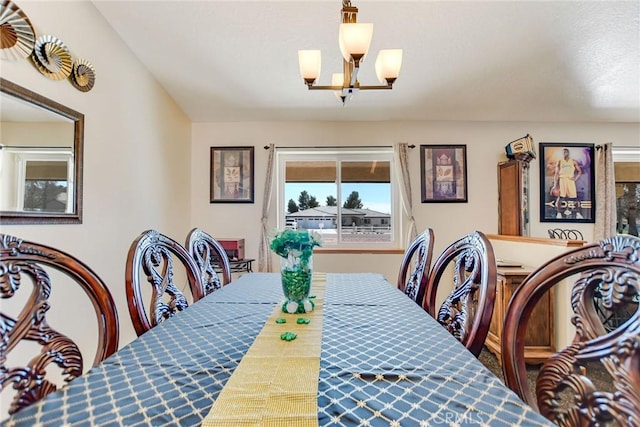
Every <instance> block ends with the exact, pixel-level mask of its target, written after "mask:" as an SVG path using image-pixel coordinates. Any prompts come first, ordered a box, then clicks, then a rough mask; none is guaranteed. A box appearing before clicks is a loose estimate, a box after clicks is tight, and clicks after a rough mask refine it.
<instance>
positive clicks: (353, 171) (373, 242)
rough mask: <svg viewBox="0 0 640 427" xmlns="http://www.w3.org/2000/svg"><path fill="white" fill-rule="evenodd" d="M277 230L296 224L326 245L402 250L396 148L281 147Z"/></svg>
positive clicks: (277, 155) (278, 162) (278, 154)
mask: <svg viewBox="0 0 640 427" xmlns="http://www.w3.org/2000/svg"><path fill="white" fill-rule="evenodd" d="M276 162H277V177H276V181H277V182H278V198H277V200H278V228H284V227H285V226H288V225H289V224H293V223H295V224H297V227H298V228H305V229H309V230H314V231H315V232H317V233H320V234H321V235H322V239H323V246H324V247H342V248H359V247H366V248H372V247H374V248H380V249H383V248H385V249H386V248H397V247H399V246H400V243H399V239H398V235H399V234H400V233H398V232H397V231H396V230H398V229H399V228H398V227H399V220H398V219H397V218H396V217H397V216H398V215H397V212H399V210H398V209H397V205H398V203H397V200H398V197H397V190H396V184H395V175H394V165H393V149H392V148H391V147H380V148H361V149H360V148H354V147H351V148H332V149H320V148H314V149H282V148H281V149H278V151H277V153H276Z"/></svg>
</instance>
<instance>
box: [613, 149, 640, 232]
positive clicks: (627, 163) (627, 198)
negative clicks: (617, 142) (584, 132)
mask: <svg viewBox="0 0 640 427" xmlns="http://www.w3.org/2000/svg"><path fill="white" fill-rule="evenodd" d="M613 162H614V164H613V166H614V170H615V179H616V212H617V217H618V218H617V226H616V229H617V232H618V233H620V234H631V235H634V236H638V227H639V226H640V211H639V210H638V209H639V208H640V148H639V147H613Z"/></svg>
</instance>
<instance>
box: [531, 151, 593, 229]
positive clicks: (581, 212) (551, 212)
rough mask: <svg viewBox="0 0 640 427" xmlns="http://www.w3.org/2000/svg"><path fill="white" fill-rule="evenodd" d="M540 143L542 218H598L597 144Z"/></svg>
mask: <svg viewBox="0 0 640 427" xmlns="http://www.w3.org/2000/svg"><path fill="white" fill-rule="evenodd" d="M539 145H540V150H539V153H540V221H541V222H586V223H588V222H595V216H596V215H595V213H596V203H595V168H594V164H595V161H594V156H595V146H594V144H582V143H569V142H568V143H562V142H541V143H540V144H539Z"/></svg>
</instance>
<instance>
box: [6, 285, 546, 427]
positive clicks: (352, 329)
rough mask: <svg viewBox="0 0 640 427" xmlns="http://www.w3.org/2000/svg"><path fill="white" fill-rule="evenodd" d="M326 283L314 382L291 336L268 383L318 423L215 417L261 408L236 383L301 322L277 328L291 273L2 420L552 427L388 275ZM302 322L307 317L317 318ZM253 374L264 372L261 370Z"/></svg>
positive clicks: (182, 322) (183, 315)
mask: <svg viewBox="0 0 640 427" xmlns="http://www.w3.org/2000/svg"><path fill="white" fill-rule="evenodd" d="M319 281H320V282H321V283H322V295H321V296H319V297H318V299H317V300H316V303H315V305H316V310H314V312H316V316H320V317H316V318H315V319H316V320H313V319H314V318H312V320H311V323H309V325H311V326H314V325H315V327H316V331H317V353H318V354H317V360H318V361H319V364H318V365H317V366H316V367H312V368H311V371H309V366H311V365H313V364H312V363H310V364H309V366H306V365H305V366H303V367H301V368H300V369H307V373H305V374H300V378H302V377H303V376H305V375H306V377H307V378H311V381H307V382H305V384H304V386H303V385H298V384H291V383H296V376H297V375H298V374H297V371H296V369H299V368H297V367H294V365H293V364H292V365H291V366H292V367H291V368H290V369H289V371H288V374H287V369H286V368H287V367H288V366H289V365H288V364H289V359H288V358H289V357H290V356H291V357H294V356H295V355H294V354H293V353H296V352H295V351H293V350H292V351H291V352H289V351H288V350H287V349H288V347H287V345H289V343H288V342H287V340H286V339H280V340H279V341H280V342H281V344H277V346H280V345H281V346H283V347H282V348H284V349H285V350H284V352H281V353H280V355H278V356H277V357H275V360H276V362H277V363H279V364H280V365H282V367H283V368H284V371H283V372H284V374H278V376H277V377H275V376H273V375H272V376H270V377H269V378H270V379H269V380H267V381H265V382H264V383H263V384H262V386H264V387H265V388H267V389H269V388H273V387H276V388H278V390H279V391H278V396H279V399H280V400H281V402H280V406H282V405H285V408H287V407H288V406H286V405H289V404H291V403H290V402H289V400H291V399H293V397H292V396H288V395H287V393H289V392H288V391H287V390H288V389H287V388H286V386H288V385H293V387H294V388H295V389H296V390H299V389H300V390H302V391H301V393H306V395H307V396H311V398H312V401H313V402H312V403H313V405H312V406H311V407H310V408H308V409H307V410H308V411H310V412H311V417H307V419H306V421H308V423H307V422H305V423H298V422H295V421H292V419H289V421H286V419H285V420H284V421H281V422H280V423H278V422H267V421H264V420H261V419H260V418H259V417H258V418H256V417H255V414H247V419H246V420H243V421H242V422H240V421H229V420H227V421H226V422H225V421H224V419H225V418H224V415H219V416H218V418H216V417H215V415H214V414H213V412H214V410H216V409H217V408H218V407H222V408H218V409H222V410H224V409H225V408H224V406H225V405H223V404H221V402H222V401H223V400H224V399H223V396H226V397H227V398H231V399H233V398H234V397H235V398H236V403H234V405H235V406H234V408H235V410H240V411H241V412H245V411H247V408H253V406H256V405H254V401H253V400H251V399H247V400H246V401H242V400H241V401H240V403H238V402H237V398H238V395H236V393H235V392H234V390H235V389H233V388H232V384H241V383H242V382H243V378H255V377H256V376H261V375H263V374H265V373H264V372H259V370H257V371H256V370H254V371H253V373H251V374H250V375H248V376H247V375H246V374H245V376H244V377H243V376H241V375H240V373H239V372H240V371H241V368H242V366H243V365H246V364H247V360H248V359H249V356H246V355H247V354H254V355H255V356H257V359H260V356H261V350H260V348H267V349H268V347H269V345H267V347H259V346H257V343H258V342H259V341H260V340H261V339H262V338H261V337H262V334H265V332H264V331H265V330H266V329H268V328H283V329H277V331H278V332H277V333H278V334H279V333H280V332H279V331H280V330H286V329H287V328H292V327H293V325H291V322H290V323H289V324H287V323H285V324H280V325H276V323H280V320H282V319H281V318H282V317H283V316H284V318H285V319H287V317H286V316H285V315H284V314H280V313H281V312H282V309H281V306H282V301H283V299H284V297H283V291H282V285H281V277H280V274H279V273H262V272H253V273H245V274H243V275H242V276H240V277H238V278H237V279H235V280H233V281H232V282H231V283H229V284H228V285H226V286H224V287H223V288H221V289H219V290H216V291H215V292H213V293H211V294H209V295H207V296H206V297H205V298H203V299H201V300H200V301H197V302H195V303H193V304H191V305H190V306H189V307H188V308H187V309H185V310H183V311H182V312H179V313H178V314H177V315H175V316H173V317H171V318H169V319H167V320H165V321H164V322H162V323H160V324H158V325H157V326H156V327H154V328H153V329H151V330H149V331H148V332H146V333H144V334H143V335H141V336H140V337H138V338H137V339H135V340H133V341H131V342H130V343H128V344H127V345H125V346H123V347H122V348H121V349H120V350H118V351H117V352H116V353H114V354H113V355H112V356H110V357H109V358H107V359H106V360H104V361H103V362H102V363H100V364H98V365H96V366H94V367H93V368H91V369H89V370H88V371H87V372H85V373H84V374H83V375H82V376H80V377H78V378H76V379H75V380H73V381H71V382H70V383H69V384H67V385H65V386H64V387H63V388H61V389H60V390H58V391H56V392H54V393H52V394H50V395H48V396H46V397H45V398H43V399H41V400H39V401H38V402H35V403H34V404H32V405H30V406H28V407H26V408H24V409H22V410H21V411H19V412H17V413H15V414H14V415H12V416H11V417H9V418H7V419H5V420H4V421H3V422H2V425H3V426H56V427H58V426H200V425H205V426H214V425H220V426H223V425H228V426H236V425H238V426H239V425H255V426H261V425H264V426H267V425H282V426H285V425H294V426H295V425H318V426H392V427H393V426H398V427H400V426H437V425H442V426H451V425H455V426H505V427H510V426H515V425H520V426H548V425H552V424H551V423H550V421H548V420H547V419H546V418H544V417H543V416H541V415H540V414H538V413H537V412H536V411H535V410H533V409H532V408H531V407H530V406H528V405H527V404H526V403H524V402H523V401H522V400H521V399H520V398H519V397H518V396H517V395H516V394H515V393H513V392H512V391H511V390H510V389H508V388H507V387H506V386H505V385H504V384H503V383H502V381H501V380H500V379H499V378H497V377H496V376H495V375H494V374H493V373H491V372H490V371H489V370H488V369H487V368H486V367H485V366H484V365H483V364H482V363H480V362H479V361H478V360H477V359H476V358H475V357H474V356H473V355H472V354H471V353H470V352H468V351H467V350H466V349H465V347H464V346H463V345H461V344H460V342H458V340H456V339H455V338H454V337H453V336H452V335H451V334H449V333H448V332H447V331H446V330H445V328H443V327H442V326H441V325H440V324H439V323H438V322H437V321H436V320H435V319H433V318H432V317H431V316H429V314H428V313H427V312H426V311H424V310H423V309H422V307H421V306H420V305H418V304H416V303H415V302H414V301H413V300H411V299H410V298H409V297H407V296H406V295H405V294H404V293H403V292H401V291H399V290H398V289H397V288H396V287H395V286H393V285H392V284H391V283H390V282H389V281H387V280H386V279H385V278H384V276H382V275H380V274H377V273H315V272H314V284H313V285H312V290H311V293H312V294H314V292H316V289H315V288H316V285H317V283H320V282H319ZM274 316H275V317H274ZM291 316H293V318H296V319H300V318H302V319H305V318H306V317H307V314H300V315H289V318H292V317H291ZM274 318H275V319H276V320H278V322H275V321H274ZM307 322H309V320H308V318H307ZM294 323H295V322H294ZM298 327H302V328H304V325H302V326H300V325H298ZM298 335H301V336H300V337H299V339H300V340H301V341H299V342H298V346H300V345H302V346H303V347H304V346H307V344H305V342H306V341H304V340H305V339H307V338H308V337H306V334H305V332H303V333H299V334H298ZM280 338H283V337H282V336H280ZM266 342H267V343H268V342H269V341H266ZM272 342H273V341H272ZM290 343H296V339H293V340H291V341H290ZM291 345H293V344H291ZM313 345H314V344H309V347H310V348H311V347H313ZM272 346H276V344H273V345H272ZM291 348H293V347H291ZM313 351H315V350H309V352H311V353H313ZM290 353H291V354H290ZM245 356H246V357H245ZM305 357H307V356H306V355H305ZM309 357H310V359H309V360H311V359H313V357H314V355H313V354H311V355H310V356H309ZM254 358H255V357H254ZM243 359H246V360H243ZM305 360H306V359H305ZM245 368H247V369H249V372H252V371H251V367H250V366H245ZM245 371H246V370H245ZM266 374H268V372H267V373H266ZM234 375H235V377H234ZM280 375H284V376H285V377H287V378H288V379H287V380H282V382H285V383H287V384H284V386H283V384H280V383H279V382H280V380H278V378H280ZM274 378H275V379H274ZM287 381H288V382H287ZM301 382H302V380H301ZM307 383H309V384H307ZM283 387H284V388H283ZM225 388H226V389H225ZM296 393H298V391H296ZM289 397H291V399H289ZM227 406H228V405H227ZM232 406H233V405H232ZM316 406H317V407H316ZM289 408H297V407H295V406H291V407H289ZM287 411H288V412H289V413H292V412H297V411H298V409H285V410H284V412H287ZM281 412H282V410H281ZM286 415H291V414H287V413H285V416H286ZM293 415H295V414H293ZM209 416H212V417H213V418H211V419H207V417H209ZM220 417H222V418H220ZM216 419H218V420H222V421H220V422H218V421H216Z"/></svg>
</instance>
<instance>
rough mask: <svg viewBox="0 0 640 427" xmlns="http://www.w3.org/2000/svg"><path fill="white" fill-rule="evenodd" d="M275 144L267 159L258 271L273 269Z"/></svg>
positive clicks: (270, 145) (270, 148) (271, 146)
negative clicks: (271, 224)
mask: <svg viewBox="0 0 640 427" xmlns="http://www.w3.org/2000/svg"><path fill="white" fill-rule="evenodd" d="M275 151H276V149H275V146H274V145H273V144H269V159H268V160H267V176H266V179H265V185H264V197H263V199H262V219H261V231H260V246H259V247H258V271H265V272H270V271H273V266H272V262H271V252H270V251H269V231H268V230H267V224H268V222H269V210H270V207H271V192H272V191H273V188H272V187H273V167H274V162H275V156H274V154H275Z"/></svg>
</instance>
